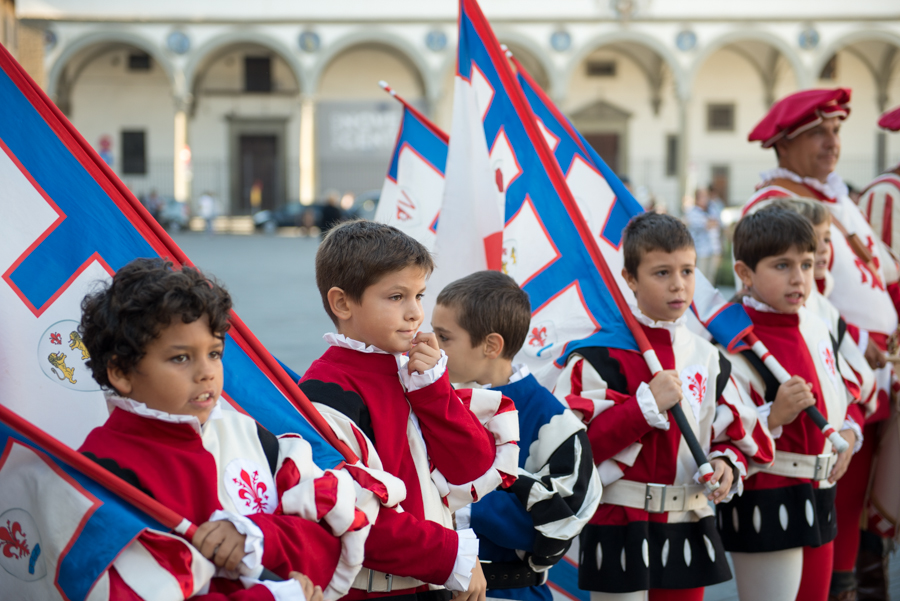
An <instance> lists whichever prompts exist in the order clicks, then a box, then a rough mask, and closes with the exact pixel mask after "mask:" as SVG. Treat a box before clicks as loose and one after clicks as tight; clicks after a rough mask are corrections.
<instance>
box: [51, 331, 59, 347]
mask: <svg viewBox="0 0 900 601" xmlns="http://www.w3.org/2000/svg"><path fill="white" fill-rule="evenodd" d="M50 344H62V336H61V335H60V334H59V332H50Z"/></svg>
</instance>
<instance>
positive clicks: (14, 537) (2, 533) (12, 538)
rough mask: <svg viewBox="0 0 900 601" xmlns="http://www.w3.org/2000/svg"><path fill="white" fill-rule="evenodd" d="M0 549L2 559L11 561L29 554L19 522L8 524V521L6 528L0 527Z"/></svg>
mask: <svg viewBox="0 0 900 601" xmlns="http://www.w3.org/2000/svg"><path fill="white" fill-rule="evenodd" d="M0 549H2V550H3V555H4V557H9V558H12V559H22V558H23V557H27V556H28V555H30V554H31V550H30V549H29V548H28V540H27V539H26V538H25V533H24V532H22V526H21V525H20V524H19V522H13V523H12V524H10V522H9V520H6V527H5V528H2V527H0Z"/></svg>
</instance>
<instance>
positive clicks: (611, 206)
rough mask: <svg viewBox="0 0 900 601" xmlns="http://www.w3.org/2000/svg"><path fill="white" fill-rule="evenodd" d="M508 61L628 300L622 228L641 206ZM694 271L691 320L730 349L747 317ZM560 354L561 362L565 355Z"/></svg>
mask: <svg viewBox="0 0 900 601" xmlns="http://www.w3.org/2000/svg"><path fill="white" fill-rule="evenodd" d="M512 61H513V64H514V65H515V67H516V74H517V78H518V81H519V84H520V85H521V86H522V90H523V91H524V93H525V96H526V98H527V99H528V103H529V105H530V107H531V109H532V111H533V112H534V115H535V119H537V121H538V125H539V126H540V128H541V131H542V132H543V133H544V137H545V138H546V139H547V142H548V145H549V146H550V148H551V150H553V153H554V156H555V157H556V160H557V162H558V163H559V166H560V169H561V170H562V172H563V173H565V174H566V183H567V184H568V186H569V189H570V190H571V192H572V196H573V197H574V198H575V201H576V202H577V203H578V207H579V209H581V213H582V216H583V217H584V219H585V221H587V223H588V226H589V227H590V230H591V232H592V233H594V235H595V239H596V240H597V244H598V246H599V247H600V250H601V252H602V253H603V258H604V259H605V260H606V262H607V264H608V265H609V267H610V271H612V272H613V275H614V276H615V278H616V282H617V283H618V284H619V288H620V289H621V290H622V295H623V296H624V297H625V298H626V299H628V300H629V302H630V303H631V304H633V302H634V301H633V298H634V297H633V295H632V294H631V291H630V290H629V289H628V288H627V286H626V284H625V280H624V278H622V276H621V272H622V268H623V267H624V257H623V253H622V246H621V244H622V231H623V230H624V228H625V226H626V225H628V222H629V221H630V220H631V218H632V217H634V216H635V215H638V214H640V213H643V212H644V208H643V207H642V206H641V205H640V203H638V202H637V200H636V199H635V198H634V196H633V195H632V194H631V192H630V191H629V190H628V188H626V187H625V185H624V184H623V183H622V181H621V180H620V179H619V178H618V176H616V174H615V173H613V171H612V170H611V169H610V168H609V166H608V165H606V163H605V162H604V161H603V159H602V158H600V156H599V155H598V154H597V152H596V151H595V150H594V149H593V147H591V145H590V144H588V142H587V141H586V140H585V139H584V137H582V135H581V134H580V133H579V132H578V130H576V129H575V128H574V127H573V126H572V124H571V122H570V121H569V120H568V119H567V118H566V117H565V116H564V115H563V114H562V113H561V112H560V111H559V109H558V108H557V107H556V106H555V105H554V104H553V102H552V101H551V100H550V99H549V98H548V97H547V96H546V94H544V92H543V91H542V90H541V88H540V87H539V86H538V85H537V84H536V83H535V82H534V80H533V79H532V78H531V77H530V76H529V74H528V72H527V71H526V70H525V69H524V68H523V67H522V65H521V64H520V63H518V61H516V60H515V58H514V57H513V58H512ZM695 273H696V278H695V281H696V287H695V290H694V301H693V303H692V304H691V309H692V313H693V315H694V316H695V317H696V318H697V321H698V322H699V323H698V324H697V325H699V326H701V327H702V328H703V329H705V330H706V332H708V334H709V335H711V336H712V338H714V339H715V340H716V341H718V342H720V343H721V344H722V345H723V346H726V347H728V349H729V350H734V349H735V348H736V347H737V345H738V344H740V341H741V339H742V338H743V337H744V336H746V335H747V333H749V332H750V331H751V329H752V324H751V322H750V318H749V317H748V316H747V313H746V311H744V308H743V307H742V306H741V305H736V304H734V303H729V302H728V301H727V300H726V299H725V298H724V297H723V296H722V294H721V293H720V292H719V290H718V289H717V288H716V287H715V286H713V285H712V284H711V283H710V282H709V280H708V279H707V278H706V274H703V273H701V272H700V271H696V272H695ZM695 329H700V328H695ZM584 344H591V342H590V341H584V342H580V341H579V342H575V343H573V344H570V345H569V347H568V348H567V351H568V352H571V351H572V350H574V349H575V348H578V346H581V345H584ZM561 359H562V360H563V361H564V360H565V356H564V355H563V356H562V357H561ZM557 365H559V362H558V363H557Z"/></svg>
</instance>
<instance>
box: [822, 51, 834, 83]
mask: <svg viewBox="0 0 900 601" xmlns="http://www.w3.org/2000/svg"><path fill="white" fill-rule="evenodd" d="M819 79H828V80H835V79H837V54H835V55H834V56H832V57H831V58H830V59H828V62H827V63H825V66H824V67H822V72H821V73H819Z"/></svg>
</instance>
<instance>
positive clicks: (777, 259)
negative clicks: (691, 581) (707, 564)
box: [717, 206, 860, 600]
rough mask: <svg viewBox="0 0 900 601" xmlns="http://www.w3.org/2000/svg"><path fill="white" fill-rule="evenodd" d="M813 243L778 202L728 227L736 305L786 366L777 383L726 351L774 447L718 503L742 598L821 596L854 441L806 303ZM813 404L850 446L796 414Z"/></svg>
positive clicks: (822, 331) (837, 362)
mask: <svg viewBox="0 0 900 601" xmlns="http://www.w3.org/2000/svg"><path fill="white" fill-rule="evenodd" d="M817 246H818V240H817V238H816V233H815V231H814V229H813V226H812V225H811V224H810V223H809V221H807V220H806V219H805V218H804V217H802V216H801V215H799V214H798V213H797V212H795V211H793V210H787V209H785V208H782V207H778V206H775V207H768V208H765V209H762V210H760V211H758V212H756V213H753V214H750V215H746V216H745V217H743V218H742V219H741V221H740V222H738V225H737V228H736V229H735V233H734V257H735V271H736V272H737V274H738V277H740V279H741V282H742V283H743V284H744V287H745V288H746V290H747V292H748V294H747V295H746V296H745V297H744V298H743V304H744V307H745V309H746V311H747V314H748V315H749V316H750V319H751V320H752V321H753V325H754V332H755V334H756V335H757V336H758V337H759V339H760V340H761V341H762V342H763V343H764V344H765V345H766V346H767V347H768V349H769V351H770V352H771V353H772V354H773V355H774V356H775V358H776V359H778V361H779V362H780V363H781V365H782V366H784V368H785V369H786V370H787V371H788V372H789V373H791V374H793V376H792V377H791V378H790V379H789V380H788V381H787V382H785V383H783V384H780V385H779V383H778V381H777V380H776V379H775V377H774V376H773V374H772V373H771V372H770V371H769V370H768V369H767V368H766V367H765V365H764V364H763V363H762V361H761V360H760V359H759V358H758V357H757V356H756V355H754V354H753V353H752V352H751V351H744V352H742V353H740V354H735V355H732V356H731V361H732V364H733V365H734V375H735V377H736V378H737V379H738V381H739V382H741V383H742V384H743V385H744V386H745V387H746V389H747V390H749V391H750V396H751V398H752V400H753V402H754V403H755V404H756V405H757V406H758V412H759V415H760V419H761V420H762V421H764V422H766V424H767V427H768V428H769V430H770V431H771V433H772V436H773V437H774V438H775V445H776V447H775V448H776V452H775V461H774V462H773V463H772V465H770V466H759V465H752V466H751V467H752V469H751V474H750V476H749V477H748V478H747V482H746V490H745V491H744V494H743V495H742V496H741V497H740V498H739V499H734V500H733V501H731V502H730V503H728V504H727V505H720V506H719V507H718V508H717V511H718V513H719V531H720V533H721V535H722V539H723V542H724V544H725V548H726V549H728V550H729V551H731V552H732V559H733V562H734V566H735V573H736V579H737V585H738V591H739V594H740V597H741V599H742V600H743V599H751V600H753V599H773V598H783V599H793V598H798V599H825V598H827V597H828V589H829V584H830V580H831V571H832V559H833V557H832V540H833V539H834V536H835V533H836V527H835V525H836V520H835V503H834V500H835V487H834V484H835V482H837V480H838V479H839V478H840V477H841V476H842V475H843V474H844V472H845V471H846V469H847V465H848V463H849V461H850V457H851V455H852V453H853V447H854V446H856V445H858V443H859V442H860V441H859V427H858V426H856V425H855V424H854V423H853V422H852V420H849V421H848V417H849V416H848V405H849V403H850V402H853V401H854V400H855V399H854V398H853V396H852V395H851V392H850V391H849V390H848V388H847V386H846V384H845V381H844V379H843V378H842V375H841V372H842V371H845V370H848V369H849V368H848V367H847V366H846V364H845V363H844V360H843V357H842V356H841V354H840V353H838V352H837V344H836V342H835V340H834V338H833V337H832V336H831V334H830V333H829V331H828V327H827V326H826V324H825V323H824V322H823V320H821V319H820V318H819V317H817V316H815V315H813V314H812V313H810V312H809V311H808V310H807V309H806V308H805V307H804V304H805V303H806V302H807V299H808V297H809V295H810V293H811V292H812V289H813V286H814V284H813V275H814V266H815V253H816V248H817ZM845 373H847V372H846V371H845ZM857 392H858V390H857ZM811 406H815V407H816V408H817V409H818V410H819V411H820V412H821V413H822V415H823V416H825V418H826V419H827V420H828V422H829V423H830V424H831V425H832V427H834V428H835V429H836V430H839V431H840V433H841V436H843V437H844V438H846V439H847V441H848V442H849V443H850V447H851V448H850V449H848V450H847V451H845V452H844V453H842V454H840V455H835V454H833V453H832V447H831V443H830V442H828V440H827V439H826V438H825V436H824V435H823V434H822V432H821V430H820V428H819V427H818V426H816V424H815V423H814V422H813V421H812V419H810V417H809V416H807V415H802V412H803V410H804V409H806V408H807V407H811Z"/></svg>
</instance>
